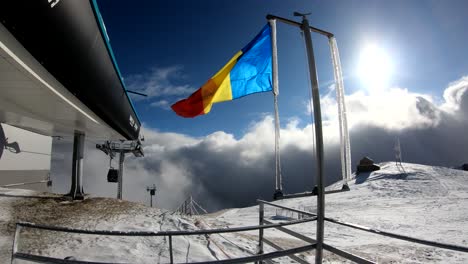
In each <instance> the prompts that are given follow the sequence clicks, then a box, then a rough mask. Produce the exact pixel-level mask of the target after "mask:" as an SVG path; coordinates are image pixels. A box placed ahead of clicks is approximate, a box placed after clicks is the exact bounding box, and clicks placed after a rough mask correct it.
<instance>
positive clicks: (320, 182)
mask: <svg viewBox="0 0 468 264" xmlns="http://www.w3.org/2000/svg"><path fill="white" fill-rule="evenodd" d="M307 15H308V14H301V13H298V12H294V16H300V17H302V23H298V22H295V21H292V20H289V19H285V18H282V17H277V16H273V15H267V20H268V21H269V23H270V25H274V24H275V21H276V20H278V21H281V22H284V23H286V24H289V25H293V26H296V27H299V28H300V29H301V30H302V32H303V33H304V39H305V44H306V49H307V62H308V65H309V77H310V81H311V85H312V86H311V88H312V103H313V107H314V123H315V142H316V155H317V186H316V190H317V231H316V232H317V233H316V234H317V239H316V241H317V246H316V253H315V263H318V264H320V263H322V259H323V256H322V255H323V253H322V252H323V237H324V227H325V220H324V217H325V186H324V177H323V168H324V147H323V132H322V113H321V109H320V94H319V84H318V77H317V67H316V65H315V57H314V49H313V45H312V37H311V33H310V32H311V31H314V32H317V33H320V34H323V35H325V36H327V37H332V36H333V34H331V33H329V32H326V31H324V30H320V29H317V28H314V27H311V26H310V25H309V21H308V20H307ZM272 31H273V32H276V28H275V29H273V30H272ZM274 35H275V36H276V34H274ZM275 53H276V50H275V51H273V54H275ZM275 58H276V56H273V60H274V61H273V65H277V61H275ZM274 68H275V67H273V69H274ZM275 78H277V77H275ZM274 83H275V82H274ZM277 83H278V82H277V81H276V84H277ZM275 96H276V93H275ZM275 109H276V108H275ZM277 162H278V158H277ZM277 178H278V175H277ZM278 182H279V183H280V182H281V180H278V179H277V186H278ZM277 192H278V187H277ZM276 196H279V197H281V196H282V195H276V194H275V197H276Z"/></svg>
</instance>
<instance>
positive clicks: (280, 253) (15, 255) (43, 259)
mask: <svg viewBox="0 0 468 264" xmlns="http://www.w3.org/2000/svg"><path fill="white" fill-rule="evenodd" d="M315 220H316V217H310V218H307V219H301V220H294V221H289V222H281V223H269V224H262V225H256V226H244V227H233V228H222V229H205V230H191V231H160V232H152V231H130V232H123V231H107V230H85V229H77V228H67V227H58V226H48V225H40V224H33V223H25V222H19V223H16V231H15V236H14V239H13V249H12V256H11V262H12V263H13V261H14V259H22V260H27V261H35V262H38V263H87V264H91V263H93V264H97V263H99V264H105V263H106V262H90V261H79V260H65V259H59V258H53V257H47V256H40V255H34V254H28V253H21V252H18V240H19V238H20V234H21V230H22V229H23V228H32V229H40V230H48V231H56V232H65V233H75V234H88V235H106V236H133V237H137V236H145V237H148V236H153V237H168V241H169V259H170V263H174V256H173V245H172V238H173V237H174V236H190V235H209V234H220V233H234V232H244V231H253V230H259V231H260V232H262V234H263V230H264V229H270V228H279V227H284V226H289V225H296V224H302V223H306V222H311V221H315ZM314 248H315V243H310V244H308V245H306V246H301V247H295V248H290V249H281V250H277V251H275V252H269V253H263V252H259V254H257V255H252V256H248V257H242V258H235V259H226V260H217V261H206V262H193V263H247V262H261V261H263V260H269V259H273V258H279V257H284V256H288V255H291V254H297V253H301V252H305V251H309V250H312V249H314Z"/></svg>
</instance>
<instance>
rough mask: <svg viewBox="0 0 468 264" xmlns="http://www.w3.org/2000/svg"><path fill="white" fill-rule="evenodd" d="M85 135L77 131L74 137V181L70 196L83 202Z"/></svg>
mask: <svg viewBox="0 0 468 264" xmlns="http://www.w3.org/2000/svg"><path fill="white" fill-rule="evenodd" d="M84 142H85V135H84V134H83V133H81V132H79V131H75V136H74V137H73V160H72V162H73V165H72V179H71V180H72V181H71V188H70V192H69V193H68V196H70V197H71V198H72V199H73V200H83V199H84V192H83V156H84Z"/></svg>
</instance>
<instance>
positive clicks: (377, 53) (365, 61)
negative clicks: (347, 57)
mask: <svg viewBox="0 0 468 264" xmlns="http://www.w3.org/2000/svg"><path fill="white" fill-rule="evenodd" d="M391 75H392V65H391V60H390V57H389V56H388V54H387V53H386V52H385V51H384V50H383V49H381V48H380V47H378V46H376V45H368V46H366V47H365V48H364V49H363V50H362V51H361V55H360V58H359V64H358V76H359V78H360V79H361V81H362V82H363V84H364V85H365V86H366V88H367V89H368V90H369V91H379V90H382V89H384V88H386V86H387V85H388V84H389V83H388V82H389V81H390V77H391Z"/></svg>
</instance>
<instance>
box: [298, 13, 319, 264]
mask: <svg viewBox="0 0 468 264" xmlns="http://www.w3.org/2000/svg"><path fill="white" fill-rule="evenodd" d="M295 15H296V14H295ZM297 15H300V14H297ZM301 29H302V31H303V32H304V38H305V42H306V48H307V60H308V64H309V75H310V80H311V83H312V102H313V106H314V123H315V141H316V142H317V148H316V155H317V239H316V240H317V247H316V250H315V263H318V264H320V263H322V258H323V237H324V226H325V222H324V221H325V194H324V191H325V190H324V183H323V160H324V153H323V134H322V113H321V110H320V94H319V85H318V77H317V69H316V66H315V58H314V49H313V46H312V37H311V34H310V26H309V21H308V20H307V18H306V16H305V15H302V25H301Z"/></svg>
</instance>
